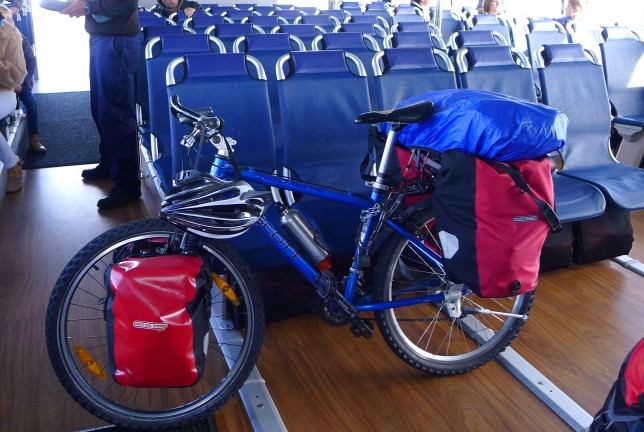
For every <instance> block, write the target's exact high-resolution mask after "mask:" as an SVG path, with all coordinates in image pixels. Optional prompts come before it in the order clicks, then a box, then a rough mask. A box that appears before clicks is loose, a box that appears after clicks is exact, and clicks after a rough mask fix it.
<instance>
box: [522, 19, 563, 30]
mask: <svg viewBox="0 0 644 432" xmlns="http://www.w3.org/2000/svg"><path fill="white" fill-rule="evenodd" d="M528 30H529V31H530V33H532V32H540V31H559V30H558V29H557V24H555V21H553V20H549V19H540V20H530V21H528Z"/></svg>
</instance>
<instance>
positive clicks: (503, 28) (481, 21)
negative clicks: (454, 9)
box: [468, 14, 513, 45]
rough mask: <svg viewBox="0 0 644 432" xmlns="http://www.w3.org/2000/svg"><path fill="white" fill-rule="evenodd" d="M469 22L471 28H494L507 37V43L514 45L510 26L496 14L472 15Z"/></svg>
mask: <svg viewBox="0 0 644 432" xmlns="http://www.w3.org/2000/svg"><path fill="white" fill-rule="evenodd" d="M468 22H469V23H470V28H471V30H492V31H494V32H497V33H499V34H500V35H501V36H503V39H505V41H506V44H505V45H512V39H513V38H512V33H511V31H510V27H509V26H507V25H504V24H503V23H501V21H499V18H498V17H497V16H496V15H495V14H478V15H472V16H471V17H470V18H469V20H468Z"/></svg>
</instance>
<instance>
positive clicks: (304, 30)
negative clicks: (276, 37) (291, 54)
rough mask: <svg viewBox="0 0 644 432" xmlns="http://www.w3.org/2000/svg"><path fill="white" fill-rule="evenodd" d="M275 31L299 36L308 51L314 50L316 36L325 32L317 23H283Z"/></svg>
mask: <svg viewBox="0 0 644 432" xmlns="http://www.w3.org/2000/svg"><path fill="white" fill-rule="evenodd" d="M273 33H286V34H290V35H293V36H297V37H298V38H299V39H300V40H301V41H302V42H303V43H304V46H305V47H306V50H307V51H312V50H313V40H314V39H315V37H316V36H318V35H321V34H324V33H325V31H324V29H323V28H322V27H320V26H317V25H315V24H282V25H280V26H279V27H277V28H275V29H273Z"/></svg>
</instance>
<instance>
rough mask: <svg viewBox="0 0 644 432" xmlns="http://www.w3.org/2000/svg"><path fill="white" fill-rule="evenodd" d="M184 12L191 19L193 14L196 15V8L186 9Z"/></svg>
mask: <svg viewBox="0 0 644 432" xmlns="http://www.w3.org/2000/svg"><path fill="white" fill-rule="evenodd" d="M183 12H184V13H185V14H186V16H189V17H191V16H192V14H193V13H195V8H185V9H184V10H183Z"/></svg>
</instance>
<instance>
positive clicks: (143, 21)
mask: <svg viewBox="0 0 644 432" xmlns="http://www.w3.org/2000/svg"><path fill="white" fill-rule="evenodd" d="M139 24H140V25H141V27H145V26H160V25H169V24H170V23H169V21H168V20H167V19H166V18H164V17H162V16H159V15H155V14H153V13H152V12H148V13H143V12H139Z"/></svg>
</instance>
